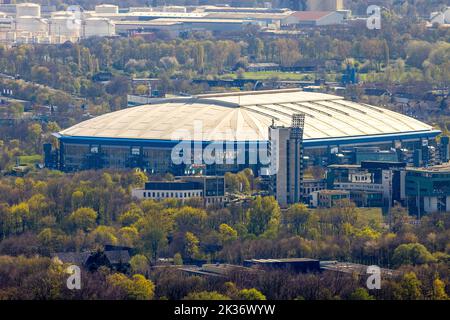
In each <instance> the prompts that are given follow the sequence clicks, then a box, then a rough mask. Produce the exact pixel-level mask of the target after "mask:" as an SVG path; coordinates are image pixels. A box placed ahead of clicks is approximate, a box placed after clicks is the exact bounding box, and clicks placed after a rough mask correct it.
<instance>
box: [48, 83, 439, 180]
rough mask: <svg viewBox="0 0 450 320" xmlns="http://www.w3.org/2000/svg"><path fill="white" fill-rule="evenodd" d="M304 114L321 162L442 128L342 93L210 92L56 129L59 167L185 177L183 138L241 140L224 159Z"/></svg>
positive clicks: (307, 137) (230, 166)
mask: <svg viewBox="0 0 450 320" xmlns="http://www.w3.org/2000/svg"><path fill="white" fill-rule="evenodd" d="M296 113H304V114H305V117H306V118H305V128H304V133H303V135H304V143H303V145H304V149H305V155H306V156H307V157H308V159H310V160H309V161H311V162H313V163H315V164H320V163H323V161H325V160H323V159H326V158H327V157H329V155H330V152H336V151H332V150H340V149H341V148H345V147H354V146H379V147H380V148H385V149H389V148H392V147H393V146H394V145H397V146H398V145H399V144H400V145H401V146H402V147H403V148H404V147H405V146H407V147H408V148H411V149H414V148H420V146H421V145H422V144H423V143H424V141H428V140H434V138H435V137H436V136H437V135H439V134H440V131H438V130H434V129H433V128H432V127H431V126H430V125H427V124H425V123H423V122H420V121H418V120H416V119H414V118H411V117H408V116H405V115H402V114H399V113H396V112H393V111H390V110H387V109H383V108H381V107H376V106H371V105H367V104H362V103H356V102H352V101H348V100H345V99H344V98H342V97H339V96H334V95H328V94H322V93H313V92H305V91H300V90H298V89H287V90H270V91H251V92H238V93H224V94H205V95H198V96H192V97H183V98H173V99H155V101H154V103H152V104H148V105H142V106H137V107H131V108H127V109H124V110H120V111H116V112H112V113H108V114H105V115H101V116H98V117H95V118H93V119H90V120H87V121H84V122H81V123H79V124H77V125H75V126H73V127H70V128H68V129H65V130H62V131H61V132H59V133H57V134H55V136H57V137H58V139H59V142H60V143H59V150H57V154H58V156H57V163H58V164H57V166H58V168H59V169H61V170H63V171H76V170H85V169H99V168H137V167H139V168H142V169H144V170H147V171H150V172H152V173H165V172H172V173H174V174H181V175H182V174H183V173H185V172H186V165H176V164H174V163H173V162H172V160H171V159H172V158H171V152H172V149H173V148H174V147H175V146H176V145H178V144H179V143H180V141H191V143H192V145H194V144H195V143H197V144H199V143H200V144H201V146H202V147H203V148H206V147H207V146H208V145H209V144H211V143H213V142H215V143H223V144H227V145H229V144H233V145H235V146H236V150H237V151H236V152H232V153H228V152H225V153H224V154H223V157H226V158H227V159H228V160H229V158H233V159H237V158H238V157H245V159H249V158H250V157H251V153H252V152H254V148H252V147H251V146H254V145H257V146H258V148H261V146H267V143H268V128H269V127H270V126H271V125H273V124H274V125H276V126H286V127H289V126H290V125H291V121H292V116H293V114H296ZM239 152H241V153H244V154H239ZM205 167H206V170H207V173H208V174H222V173H224V172H228V171H231V172H235V171H238V170H241V169H243V168H245V167H252V168H253V169H256V170H257V169H259V167H258V165H250V164H249V163H237V161H236V162H235V163H231V162H230V161H226V162H224V163H223V164H208V165H207V166H205Z"/></svg>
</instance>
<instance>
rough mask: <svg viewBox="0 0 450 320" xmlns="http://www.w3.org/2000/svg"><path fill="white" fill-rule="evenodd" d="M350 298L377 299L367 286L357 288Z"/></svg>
mask: <svg viewBox="0 0 450 320" xmlns="http://www.w3.org/2000/svg"><path fill="white" fill-rule="evenodd" d="M349 299H350V300H375V297H374V296H371V295H370V294H369V292H368V291H367V290H366V289H365V288H357V289H356V290H355V291H353V292H352V293H351V294H350V296H349Z"/></svg>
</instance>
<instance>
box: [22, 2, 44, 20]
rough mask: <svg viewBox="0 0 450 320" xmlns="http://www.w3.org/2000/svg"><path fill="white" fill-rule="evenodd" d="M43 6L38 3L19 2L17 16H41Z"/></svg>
mask: <svg viewBox="0 0 450 320" xmlns="http://www.w3.org/2000/svg"><path fill="white" fill-rule="evenodd" d="M40 16H41V6H40V5H38V4H36V3H19V4H18V5H16V17H40Z"/></svg>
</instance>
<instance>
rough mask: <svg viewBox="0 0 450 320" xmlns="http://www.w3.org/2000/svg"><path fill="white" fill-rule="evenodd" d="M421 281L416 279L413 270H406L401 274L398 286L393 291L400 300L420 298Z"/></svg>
mask: <svg viewBox="0 0 450 320" xmlns="http://www.w3.org/2000/svg"><path fill="white" fill-rule="evenodd" d="M421 286H422V282H421V281H420V280H419V279H417V276H416V274H415V273H414V272H408V273H405V274H404V275H403V279H402V281H401V282H400V286H399V287H398V288H397V289H396V291H395V292H394V294H395V296H396V298H397V299H400V300H420V299H421V298H422V289H421Z"/></svg>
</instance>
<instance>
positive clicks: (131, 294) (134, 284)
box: [107, 273, 155, 300]
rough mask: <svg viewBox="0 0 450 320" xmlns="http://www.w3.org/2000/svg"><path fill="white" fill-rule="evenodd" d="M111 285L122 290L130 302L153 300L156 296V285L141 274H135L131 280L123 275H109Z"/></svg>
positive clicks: (108, 279)
mask: <svg viewBox="0 0 450 320" xmlns="http://www.w3.org/2000/svg"><path fill="white" fill-rule="evenodd" d="M107 281H108V283H109V284H110V285H112V286H114V287H118V288H120V289H121V290H122V291H123V292H124V293H125V294H126V296H127V299H129V300H151V299H153V296H154V294H155V285H154V284H153V282H151V281H150V280H147V279H146V278H145V277H144V276H143V275H141V274H135V275H133V277H132V278H131V279H130V278H128V277H127V276H126V275H124V274H122V273H114V274H112V275H109V276H108V278H107Z"/></svg>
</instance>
